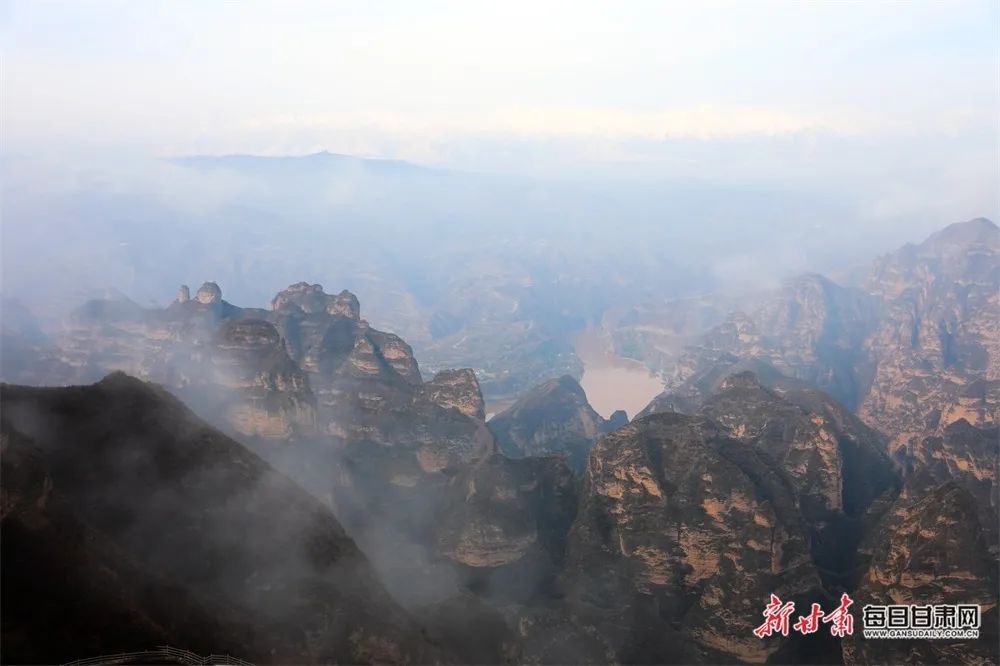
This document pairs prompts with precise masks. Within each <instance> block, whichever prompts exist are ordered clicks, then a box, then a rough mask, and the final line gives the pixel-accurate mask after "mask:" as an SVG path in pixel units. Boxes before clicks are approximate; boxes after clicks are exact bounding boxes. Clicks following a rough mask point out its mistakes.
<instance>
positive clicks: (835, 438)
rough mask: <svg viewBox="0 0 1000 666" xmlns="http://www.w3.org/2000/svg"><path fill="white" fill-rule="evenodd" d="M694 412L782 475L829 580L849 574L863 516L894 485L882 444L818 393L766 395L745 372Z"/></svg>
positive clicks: (890, 468) (840, 407) (869, 431)
mask: <svg viewBox="0 0 1000 666" xmlns="http://www.w3.org/2000/svg"><path fill="white" fill-rule="evenodd" d="M699 414H700V415H703V416H705V417H707V418H709V419H712V420H713V421H715V422H717V423H719V424H721V425H723V426H725V427H726V428H727V429H728V431H729V434H730V436H732V437H734V438H736V439H738V440H740V441H742V442H745V443H746V444H747V445H749V446H752V447H754V448H755V449H757V450H759V451H761V452H762V453H763V454H764V455H766V456H767V457H768V458H769V459H770V460H772V461H774V463H775V464H776V465H777V466H778V467H779V468H780V469H781V470H782V472H784V473H785V474H786V475H787V477H788V478H789V479H790V481H791V483H792V487H793V489H794V491H795V496H796V503H797V505H798V508H799V512H800V514H801V516H802V518H803V520H804V523H805V524H806V525H807V526H808V527H807V529H808V532H809V535H810V540H811V544H812V552H813V557H814V559H815V561H816V563H817V565H818V566H819V567H820V569H821V570H822V571H823V572H824V575H825V576H826V577H827V579H828V582H833V581H843V580H844V579H846V578H847V577H848V576H849V575H850V572H851V568H852V565H853V554H854V547H855V545H856V544H857V543H858V540H859V539H860V538H861V533H862V532H861V530H862V527H863V525H862V520H861V519H862V517H863V516H864V514H865V512H866V511H867V510H868V508H869V507H870V506H871V504H872V503H873V502H874V501H875V500H876V499H877V498H878V497H879V496H881V495H882V494H883V493H885V492H887V491H891V490H892V489H894V488H895V487H896V486H897V485H898V479H897V476H896V474H895V473H894V472H893V470H892V465H891V463H890V461H889V459H888V457H887V456H886V455H885V452H884V448H885V444H884V440H883V439H882V438H881V437H880V436H879V435H878V434H877V433H876V432H875V431H873V430H871V429H870V428H868V427H867V426H865V425H864V424H863V423H861V422H860V421H859V420H858V419H857V417H855V416H854V415H853V414H851V413H850V412H849V411H848V410H846V409H845V408H843V406H841V405H839V404H838V403H837V402H836V401H834V400H832V399H831V398H830V397H829V396H827V395H826V394H824V393H822V392H820V391H807V390H795V391H788V392H784V393H780V394H779V393H776V392H773V391H770V390H768V389H766V388H764V387H763V386H761V384H760V383H759V381H758V380H757V378H756V376H755V375H753V374H751V373H740V374H737V375H734V376H732V377H729V378H728V379H727V380H726V381H724V382H723V383H722V385H721V387H720V390H719V391H718V392H717V393H716V394H715V395H713V396H712V397H711V398H709V399H708V400H707V401H706V402H705V404H704V405H703V406H702V408H701V411H700V412H699Z"/></svg>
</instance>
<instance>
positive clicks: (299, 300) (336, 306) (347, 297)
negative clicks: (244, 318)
mask: <svg viewBox="0 0 1000 666" xmlns="http://www.w3.org/2000/svg"><path fill="white" fill-rule="evenodd" d="M296 307H297V308H299V309H301V310H302V311H303V312H305V313H307V314H316V313H321V312H323V313H326V314H329V315H343V316H345V317H348V318H350V319H353V320H355V321H358V320H360V318H361V304H360V302H359V301H358V297H357V296H355V295H354V294H352V293H351V292H349V291H347V290H346V289H344V290H343V291H341V292H340V293H339V294H336V295H334V294H328V293H326V292H325V291H323V285H321V284H309V283H308V282H296V283H295V284H293V285H289V286H288V288H286V289H284V290H282V291H280V292H278V294H277V295H276V296H275V297H274V298H273V299H272V300H271V309H272V310H275V311H278V310H287V309H290V308H291V309H294V308H296Z"/></svg>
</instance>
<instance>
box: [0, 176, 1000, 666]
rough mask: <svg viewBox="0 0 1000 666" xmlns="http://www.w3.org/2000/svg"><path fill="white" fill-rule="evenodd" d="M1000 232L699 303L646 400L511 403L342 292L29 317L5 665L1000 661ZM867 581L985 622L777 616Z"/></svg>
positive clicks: (18, 360) (22, 361) (202, 291)
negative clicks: (748, 296) (611, 408)
mask: <svg viewBox="0 0 1000 666" xmlns="http://www.w3.org/2000/svg"><path fill="white" fill-rule="evenodd" d="M324 159H328V158H324ZM197 166H198V168H204V165H200V164H199V165H197ZM227 168H228V167H227ZM275 168H276V169H278V168H283V167H281V166H280V165H278V166H275ZM392 168H393V169H395V168H396V167H392ZM998 251H1000V230H998V229H997V227H996V226H995V225H993V223H991V222H989V221H987V220H973V221H970V222H966V223H961V224H957V225H952V226H950V227H947V228H945V229H944V230H942V231H941V232H939V233H937V234H935V235H933V236H931V237H930V238H929V239H927V240H926V241H924V242H923V243H921V244H919V245H909V246H904V247H903V248H901V249H900V250H898V251H896V252H894V253H891V254H889V255H886V256H884V257H882V258H880V259H878V260H877V261H876V262H875V264H874V266H873V268H872V269H871V271H870V272H869V277H868V278H867V279H866V280H865V281H864V282H863V283H862V284H860V285H846V286H842V285H839V284H837V283H835V282H833V281H831V280H829V279H827V278H825V277H822V276H819V275H814V274H810V275H804V276H801V277H799V278H795V279H793V280H790V281H789V282H787V283H786V284H785V285H784V286H783V287H781V288H780V289H779V290H777V291H776V292H773V293H769V294H765V295H762V296H761V297H760V298H759V299H754V301H753V303H750V305H753V307H752V308H748V309H749V312H746V313H744V312H732V313H729V314H726V315H724V316H720V317H717V318H718V319H720V321H718V322H717V323H716V324H714V325H712V326H710V327H709V328H708V330H702V331H696V329H698V328H703V326H702V324H703V323H705V322H707V321H708V320H710V319H711V317H709V318H708V319H700V320H699V321H700V322H702V323H697V324H692V325H691V327H690V330H689V331H688V332H686V333H685V334H684V335H683V336H682V337H683V338H684V342H685V344H684V345H683V346H682V349H681V351H680V352H679V353H677V354H676V356H675V358H676V361H675V363H674V365H673V366H672V368H671V371H670V372H669V373H668V376H667V386H666V390H665V391H664V393H663V394H662V395H660V396H658V397H657V398H656V399H655V400H653V402H652V403H651V404H650V405H649V406H648V407H647V408H646V409H645V410H643V412H642V413H640V414H639V415H638V416H637V417H636V418H634V419H633V420H631V421H628V419H627V418H626V417H625V416H624V414H621V413H616V414H615V415H613V416H612V417H611V418H609V419H604V418H602V417H601V416H600V415H598V414H597V413H596V412H595V411H594V410H593V409H592V408H591V406H590V405H589V404H588V403H587V400H586V395H585V394H584V391H583V390H582V388H581V387H580V385H579V384H578V383H577V381H576V379H574V377H573V376H572V375H563V374H561V373H555V374H554V376H553V377H551V378H549V379H548V380H547V381H545V382H541V383H539V384H538V385H537V386H536V387H534V388H531V389H530V390H524V391H522V392H521V393H520V395H519V399H518V400H516V401H515V403H514V404H513V405H512V406H511V407H510V408H509V409H507V410H506V411H504V412H502V413H500V414H498V415H496V416H493V417H492V418H490V419H489V420H487V419H486V407H485V401H484V398H483V392H482V389H481V387H480V384H479V379H478V376H477V373H476V372H475V371H474V369H471V368H466V369H457V370H441V371H439V372H436V373H433V374H432V375H431V376H430V377H425V376H424V374H423V373H422V372H421V368H420V365H419V364H418V362H417V360H416V358H415V354H414V352H413V349H412V348H411V346H410V345H409V344H407V343H406V342H405V341H404V340H403V339H402V338H401V337H399V336H398V335H395V334H393V333H388V332H384V331H382V330H379V329H378V328H376V327H375V326H373V325H372V324H370V323H369V322H368V321H367V320H365V319H364V318H362V308H361V303H360V302H359V299H358V298H357V297H356V296H354V294H353V293H351V292H349V291H340V292H339V293H334V294H331V293H327V292H326V291H325V290H324V289H323V288H322V287H321V286H320V285H318V284H312V283H307V282H299V283H295V284H292V285H290V286H289V287H287V288H286V289H284V290H282V291H280V292H278V293H277V294H276V295H275V296H274V298H273V299H272V300H271V303H270V307H269V308H267V309H264V308H246V307H239V306H237V305H234V304H232V303H230V302H229V301H227V300H225V299H224V298H223V292H222V289H221V288H220V287H219V285H218V284H216V283H214V282H206V283H205V284H203V285H202V286H201V287H200V288H199V289H197V290H195V292H194V294H193V295H192V293H191V290H190V289H189V288H187V287H181V288H180V289H179V290H178V292H177V296H176V298H175V299H174V301H173V302H172V303H170V304H169V305H168V306H166V307H152V308H150V307H143V306H140V305H138V304H137V303H135V302H132V301H130V300H128V299H125V298H111V299H97V300H92V301H89V302H87V303H85V304H83V305H82V306H80V307H79V308H77V309H76V310H75V311H74V312H73V314H72V317H71V318H70V320H69V322H68V325H67V327H66V328H65V329H64V330H63V331H61V332H59V333H58V334H55V335H51V334H50V335H49V336H44V335H43V334H42V333H41V327H39V326H37V325H35V324H34V323H33V322H32V320H31V316H30V312H28V311H27V309H22V310H14V312H15V314H17V316H16V317H13V318H11V319H10V320H8V318H7V317H6V312H7V310H6V306H5V318H4V328H3V346H4V350H5V354H4V357H3V363H2V366H0V370H2V374H3V377H4V379H5V380H7V381H9V382H13V383H11V384H5V385H4V386H3V393H2V395H0V399H2V401H3V406H4V410H3V416H2V429H3V479H2V481H3V484H2V485H3V501H2V506H3V525H2V528H3V532H4V537H5V538H4V539H3V549H4V553H3V558H4V559H3V561H4V566H3V568H2V575H3V581H2V582H3V606H4V608H3V610H4V612H3V643H4V649H5V658H7V659H8V660H11V661H17V662H36V663H37V662H41V663H45V662H48V663H51V662H57V661H69V660H70V659H72V658H75V657H77V656H88V655H93V654H102V653H111V652H125V651H129V650H134V649H143V648H148V647H151V646H153V645H159V644H171V645H178V646H180V647H184V648H186V649H190V650H193V651H195V652H199V653H204V654H208V653H221V652H229V653H231V654H234V655H238V656H242V657H243V658H245V659H249V660H253V661H256V662H260V663H290V662H310V663H312V662H351V663H358V662H393V663H431V662H435V663H438V662H440V663H609V662H610V663H733V662H746V663H764V662H767V663H850V664H854V663H886V662H889V663H896V662H902V661H906V660H908V659H914V658H916V659H918V661H921V662H927V661H936V662H939V663H955V662H961V663H982V664H986V663H996V661H997V659H998V654H997V640H998V636H997V626H998V616H997V589H998V573H997V562H998V557H1000V555H998V553H1000V549H998V533H997V529H996V525H997V510H998V484H997V465H998V451H1000V433H998V430H997V426H998V423H997V416H998V407H1000V405H998V402H997V399H998V396H1000V392H998V388H997V387H998V386H1000V376H998V374H997V373H998V369H1000V365H998V361H997V358H998V354H1000V348H998V345H1000V326H998V325H997V324H998V323H1000V322H998V321H997V318H998V316H1000V301H998V298H1000V296H998V294H1000V252H998ZM29 305H30V304H29ZM366 307H367V306H366ZM647 315H649V313H648V312H647V313H645V314H644V316H647ZM630 339H631V340H633V342H634V341H635V338H634V337H633V338H630ZM638 348H639V349H641V346H640V347H638ZM10 349H14V350H15V354H14V355H13V356H12V355H11V354H9V353H7V352H8V350H10ZM124 373H127V375H126V374H124ZM128 375H131V376H128ZM17 383H21V384H25V383H31V384H47V385H57V386H50V387H47V388H37V387H28V386H21V385H17ZM37 581H45V583H44V584H38V583H37ZM843 593H849V594H851V595H853V596H854V598H855V603H856V604H857V605H858V607H859V608H860V607H861V606H862V605H863V604H865V603H909V602H914V603H918V602H919V603H952V604H954V603H974V604H979V605H980V607H981V608H982V610H983V614H984V615H983V621H982V632H981V636H980V639H979V640H965V641H874V640H863V639H862V638H860V637H859V636H857V635H855V636H853V637H847V638H844V639H843V640H841V639H839V638H836V637H833V636H831V635H829V634H822V635H815V636H802V635H796V634H794V633H793V634H792V635H790V636H788V637H783V636H780V635H778V636H771V637H769V638H765V639H760V638H758V637H756V636H755V635H754V634H753V629H754V628H755V627H756V626H757V625H758V624H759V623H760V621H761V610H762V609H763V607H764V604H765V603H766V601H767V599H768V596H769V595H770V594H776V595H778V596H780V597H781V598H782V599H785V600H792V601H795V603H796V606H797V608H800V609H802V608H807V607H808V605H809V603H811V602H819V603H822V605H823V606H824V608H825V607H827V606H828V605H829V604H835V600H837V599H839V598H840V596H841V594H843ZM14 609H17V612H15V611H14ZM122 627H125V628H126V629H125V630H122ZM53 636H56V637H57V638H56V639H53V638H52V637H53ZM914 655H916V656H914Z"/></svg>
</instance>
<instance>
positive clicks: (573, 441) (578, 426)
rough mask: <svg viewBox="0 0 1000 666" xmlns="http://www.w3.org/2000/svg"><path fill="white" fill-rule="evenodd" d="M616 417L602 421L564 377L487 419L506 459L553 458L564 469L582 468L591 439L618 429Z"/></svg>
mask: <svg viewBox="0 0 1000 666" xmlns="http://www.w3.org/2000/svg"><path fill="white" fill-rule="evenodd" d="M622 416H623V415H617V416H615V417H614V420H613V421H606V420H605V419H604V418H602V417H601V415H600V414H598V413H597V412H595V411H594V408H593V407H591V406H590V403H588V402H587V396H586V395H585V394H584V392H583V388H582V387H581V386H580V384H579V383H577V381H576V380H575V379H573V378H572V377H570V376H568V375H566V376H563V377H560V378H558V379H553V380H550V381H548V382H546V383H544V384H542V385H540V386H537V387H535V388H534V389H532V390H531V391H529V392H528V394H527V395H525V396H524V397H523V398H521V399H520V400H518V401H517V402H515V403H514V404H513V405H512V406H511V407H510V408H509V409H507V410H506V411H504V412H502V413H501V414H498V415H497V416H495V417H493V418H492V419H490V422H489V428H490V432H492V433H493V436H494V437H495V438H496V443H497V449H498V450H499V451H500V452H501V453H503V454H504V455H506V456H509V457H512V458H523V457H525V456H540V455H558V456H563V457H565V458H566V460H567V463H568V464H569V466H570V468H572V469H574V470H582V469H583V467H584V465H585V463H586V460H587V455H588V454H589V453H590V449H591V448H592V447H593V445H594V443H595V442H596V441H597V438H598V437H600V436H601V435H602V434H604V433H605V432H608V431H609V430H610V429H613V427H614V426H616V425H621V424H622V423H623V419H622V418H621V417H622Z"/></svg>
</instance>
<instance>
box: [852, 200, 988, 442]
mask: <svg viewBox="0 0 1000 666" xmlns="http://www.w3.org/2000/svg"><path fill="white" fill-rule="evenodd" d="M868 289H869V290H870V291H871V292H872V293H874V294H876V295H878V296H880V297H881V298H883V299H884V300H885V302H886V306H885V309H886V314H885V316H884V317H883V319H882V322H881V324H880V326H879V327H878V329H877V330H876V331H875V332H874V333H873V335H872V336H871V337H870V338H869V339H868V340H867V342H866V345H867V347H868V348H869V350H870V353H871V355H872V357H873V358H874V360H875V361H876V363H877V369H876V373H875V376H874V381H873V382H872V385H871V390H870V391H869V392H868V394H867V395H866V396H865V399H864V401H863V402H862V404H861V406H860V410H859V413H860V414H861V416H862V418H863V419H865V421H866V422H868V423H869V424H870V425H872V426H873V427H875V428H877V429H879V430H881V431H883V432H885V433H886V434H888V435H889V436H890V437H891V442H890V446H891V449H892V451H893V452H894V453H895V452H896V451H898V450H899V449H901V448H902V447H904V446H905V445H906V443H907V442H912V441H915V440H918V439H920V438H921V437H922V436H924V435H927V434H930V433H932V432H934V430H935V429H936V428H937V427H938V425H939V421H940V420H941V419H942V418H948V416H947V415H946V414H942V411H941V410H942V408H946V406H952V405H955V404H956V403H959V404H960V403H961V402H962V396H963V393H964V392H965V391H964V387H966V386H968V385H969V384H970V383H972V382H974V381H976V380H986V381H993V380H998V379H1000V229H998V228H997V227H996V225H994V224H993V223H992V222H990V221H989V220H984V219H978V220H973V221H971V222H965V223H962V224H954V225H951V226H950V227H947V228H946V229H944V230H943V231H941V232H939V233H937V234H935V235H933V236H931V237H930V238H928V239H927V240H926V241H924V242H923V243H921V244H920V245H915V246H914V245H907V246H905V247H903V248H902V249H900V250H899V251H897V252H895V253H893V254H891V255H888V256H887V257H884V258H882V259H880V260H879V261H878V262H877V263H876V265H875V268H874V269H873V271H872V275H871V278H870V279H869V281H868ZM995 393H996V392H995V391H984V392H983V393H982V394H981V395H980V396H979V398H980V400H981V401H982V403H985V404H983V408H984V409H986V410H987V411H991V412H992V413H993V414H995V413H996V411H997V408H998V407H1000V403H997V402H996V395H995ZM967 397H968V396H967Z"/></svg>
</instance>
